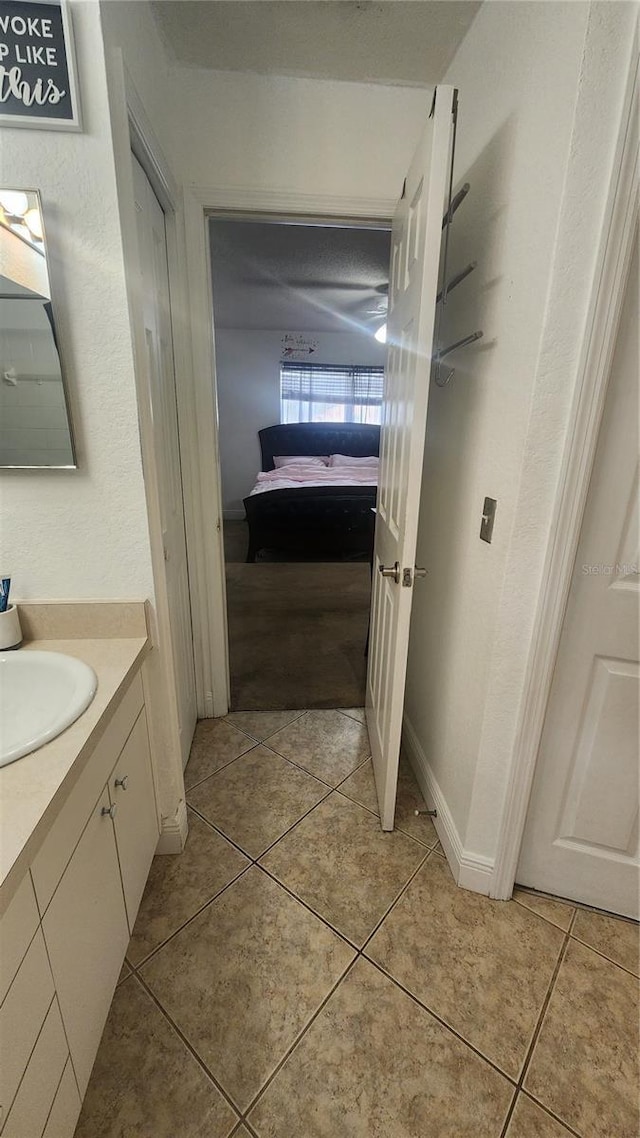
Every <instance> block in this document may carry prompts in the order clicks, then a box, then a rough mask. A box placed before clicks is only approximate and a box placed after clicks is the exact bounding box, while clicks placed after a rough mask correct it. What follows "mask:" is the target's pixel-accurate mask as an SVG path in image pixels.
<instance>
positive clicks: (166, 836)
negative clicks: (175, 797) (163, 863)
mask: <svg viewBox="0 0 640 1138" xmlns="http://www.w3.org/2000/svg"><path fill="white" fill-rule="evenodd" d="M188 832H189V823H188V821H187V804H186V802H185V800H184V798H183V799H181V801H180V803H179V805H178V808H177V810H176V812H175V814H174V816H173V817H172V818H163V819H162V826H161V829H160V838H159V840H158V845H157V846H156V853H157V854H179V853H182V851H183V849H184V844H185V842H186V840H187V834H188Z"/></svg>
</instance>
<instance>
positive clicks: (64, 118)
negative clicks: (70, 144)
mask: <svg viewBox="0 0 640 1138" xmlns="http://www.w3.org/2000/svg"><path fill="white" fill-rule="evenodd" d="M0 124H1V125H3V126H30V127H37V128H39V129H40V130H43V129H46V130H51V129H55V130H80V129H81V123H80V103H79V99H78V85H77V78H76V66H75V56H74V51H73V34H72V28H71V19H70V16H69V10H68V8H67V4H66V0H0Z"/></svg>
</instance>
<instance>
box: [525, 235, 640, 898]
mask: <svg viewBox="0 0 640 1138" xmlns="http://www.w3.org/2000/svg"><path fill="white" fill-rule="evenodd" d="M637 313H638V246H637V235H636V245H635V254H634V256H633V258H632V263H631V268H630V273H629V280H628V283H627V287H626V292H625V298H624V303H623V306H622V312H621V317H620V325H619V329H618V335H617V341H616V348H615V352H614V355H613V362H612V367H611V374H610V377H609V387H608V391H607V397H606V401H605V408H604V414H603V419H602V425H601V428H600V434H599V438H598V446H597V450H596V457H595V462H594V467H593V473H592V476H591V481H590V484H589V493H588V496H587V505H586V509H585V514H584V519H583V522H582V530H581V535H580V542H579V545H578V553H577V557H576V564H575V570H574V576H573V582H572V586H571V591H570V594H569V602H568V605H567V612H566V615H565V620H564V625H563V631H562V636H561V640H560V647H559V651H558V658H557V661H556V669H555V673H554V678H553V684H552V688H551V693H550V698H549V704H548V707H547V714H546V718H545V725H544V730H543V734H542V740H541V746H540V753H539V756H538V764H537V767H536V775H535V779H534V786H533V791H532V796H531V802H530V805H529V812H528V815H527V824H526V827H525V833H524V839H523V844H522V850H521V855H520V862H519V865H518V872H517V880H518V881H519V882H520V883H521V884H523V885H530V886H533V887H535V888H538V889H541V890H544V891H545V892H549V893H557V894H559V895H561V896H564V897H569V898H571V899H573V900H577V901H583V902H585V903H586V904H591V905H596V906H598V907H599V908H603V909H608V910H610V911H611V912H617V913H622V914H625V915H626V916H632V917H636V918H637V917H638V916H639V915H640V914H639V912H638V897H639V895H640V874H639V866H640V861H639V857H638V854H639V849H638V789H639V786H638V783H639V771H638V730H639V726H640V706H639V705H640V699H639V692H640V667H639V663H638V658H639V650H638V620H639V616H640V606H639V604H638V599H639V597H638V562H639V560H640V551H639V549H638V326H637Z"/></svg>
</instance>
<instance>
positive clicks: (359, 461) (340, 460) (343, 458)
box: [329, 454, 380, 466]
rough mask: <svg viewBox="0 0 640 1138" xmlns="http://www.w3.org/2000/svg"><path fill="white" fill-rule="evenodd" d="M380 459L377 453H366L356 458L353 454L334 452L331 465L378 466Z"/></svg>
mask: <svg viewBox="0 0 640 1138" xmlns="http://www.w3.org/2000/svg"><path fill="white" fill-rule="evenodd" d="M379 462H380V459H379V458H378V457H377V455H375V454H368V455H365V457H364V458H354V457H353V455H351V454H332V455H331V457H330V459H329V466H377V465H378V463H379Z"/></svg>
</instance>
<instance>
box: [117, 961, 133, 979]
mask: <svg viewBox="0 0 640 1138" xmlns="http://www.w3.org/2000/svg"><path fill="white" fill-rule="evenodd" d="M130 975H131V969H130V968H129V965H128V964H127V962H126V960H125V962H124V964H123V965H122V968H121V969H120V975H119V976H118V983H119V984H121V983H122V981H123V980H126V978H127V976H130Z"/></svg>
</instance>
